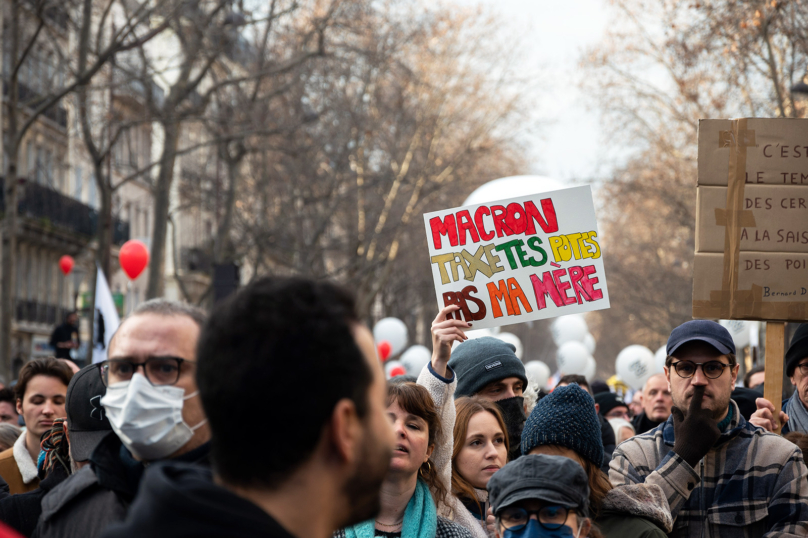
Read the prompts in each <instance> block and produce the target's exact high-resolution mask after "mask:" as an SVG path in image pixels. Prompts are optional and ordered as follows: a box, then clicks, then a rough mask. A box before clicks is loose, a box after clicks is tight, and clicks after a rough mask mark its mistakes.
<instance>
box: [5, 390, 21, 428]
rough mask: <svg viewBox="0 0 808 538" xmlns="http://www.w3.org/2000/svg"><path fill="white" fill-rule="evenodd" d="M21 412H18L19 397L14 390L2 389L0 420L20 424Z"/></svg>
mask: <svg viewBox="0 0 808 538" xmlns="http://www.w3.org/2000/svg"><path fill="white" fill-rule="evenodd" d="M19 420H20V414H19V413H17V399H16V398H15V397H14V390H13V389H9V388H4V389H0V422H5V423H7V424H13V425H15V426H19Z"/></svg>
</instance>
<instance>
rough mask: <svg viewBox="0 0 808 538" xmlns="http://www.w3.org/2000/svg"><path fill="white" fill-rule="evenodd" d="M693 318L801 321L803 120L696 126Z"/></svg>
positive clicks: (807, 205)
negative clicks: (697, 144) (697, 161)
mask: <svg viewBox="0 0 808 538" xmlns="http://www.w3.org/2000/svg"><path fill="white" fill-rule="evenodd" d="M697 206H698V208H697V213H696V255H695V262H694V268H693V317H695V318H720V319H753V320H769V321H804V320H805V319H806V312H808V120H802V119H751V118H750V119H740V120H701V121H700V122H699V177H698V188H697Z"/></svg>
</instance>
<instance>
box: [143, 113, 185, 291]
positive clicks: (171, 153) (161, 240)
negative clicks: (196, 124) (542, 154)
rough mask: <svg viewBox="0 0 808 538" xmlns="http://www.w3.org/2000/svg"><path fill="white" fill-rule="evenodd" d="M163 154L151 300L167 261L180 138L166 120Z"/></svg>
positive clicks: (160, 288) (156, 200)
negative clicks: (175, 167)
mask: <svg viewBox="0 0 808 538" xmlns="http://www.w3.org/2000/svg"><path fill="white" fill-rule="evenodd" d="M163 130H164V132H165V134H164V137H163V153H162V155H161V156H160V171H159V173H158V174H157V182H156V184H155V188H154V225H153V227H152V244H151V262H150V263H149V286H148V287H147V288H146V298H147V299H154V298H155V297H162V295H163V288H164V282H163V275H164V273H165V260H166V233H167V231H168V211H169V209H170V207H171V183H172V181H173V180H174V161H175V160H176V158H177V144H178V142H179V138H180V124H179V122H178V121H177V120H176V119H173V118H169V119H168V120H167V121H165V122H164V123H163Z"/></svg>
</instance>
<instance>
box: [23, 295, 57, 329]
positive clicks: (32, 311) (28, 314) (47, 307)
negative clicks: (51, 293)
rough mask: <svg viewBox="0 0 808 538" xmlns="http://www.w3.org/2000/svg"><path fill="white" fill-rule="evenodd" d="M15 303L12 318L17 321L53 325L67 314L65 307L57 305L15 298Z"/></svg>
mask: <svg viewBox="0 0 808 538" xmlns="http://www.w3.org/2000/svg"><path fill="white" fill-rule="evenodd" d="M15 303H16V304H15V309H14V318H15V319H16V320H17V321H19V322H28V323H44V324H46V325H55V324H56V323H57V322H58V321H61V320H62V319H63V318H64V316H65V315H66V314H67V309H66V308H64V307H62V306H59V305H54V304H45V303H38V302H36V301H27V300H24V299H16V300H15Z"/></svg>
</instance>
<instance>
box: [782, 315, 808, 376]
mask: <svg viewBox="0 0 808 538" xmlns="http://www.w3.org/2000/svg"><path fill="white" fill-rule="evenodd" d="M806 357H808V323H803V324H801V325H800V326H799V327H797V332H795V333H794V337H793V338H792V339H791V345H790V346H788V351H786V375H787V376H788V377H791V376H793V375H794V370H795V369H796V368H797V365H798V364H799V363H800V361H801V360H802V359H804V358H806Z"/></svg>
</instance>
